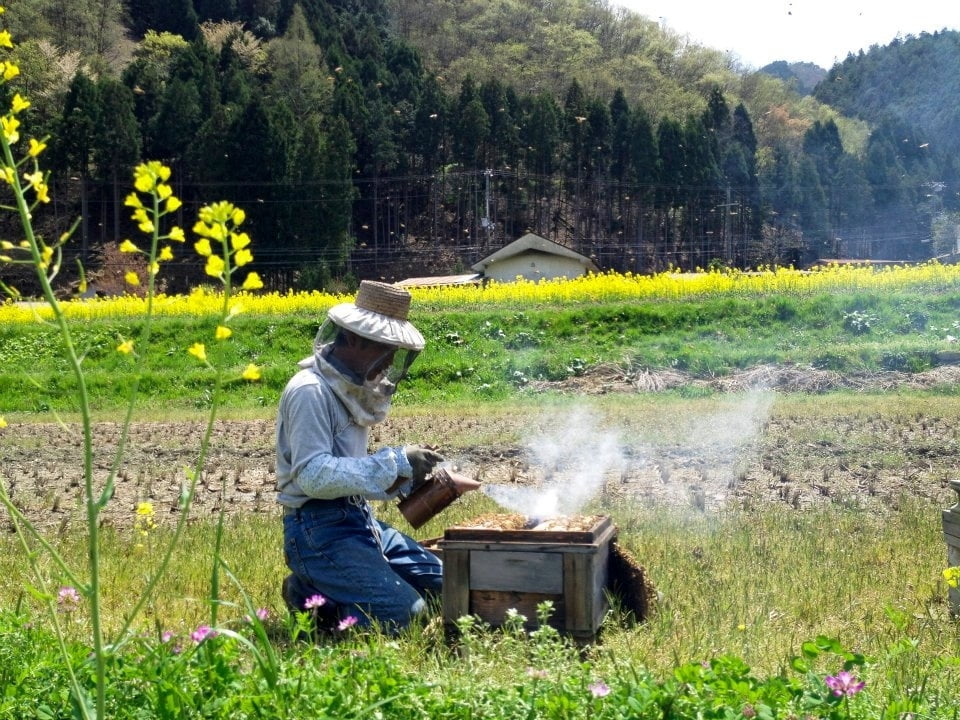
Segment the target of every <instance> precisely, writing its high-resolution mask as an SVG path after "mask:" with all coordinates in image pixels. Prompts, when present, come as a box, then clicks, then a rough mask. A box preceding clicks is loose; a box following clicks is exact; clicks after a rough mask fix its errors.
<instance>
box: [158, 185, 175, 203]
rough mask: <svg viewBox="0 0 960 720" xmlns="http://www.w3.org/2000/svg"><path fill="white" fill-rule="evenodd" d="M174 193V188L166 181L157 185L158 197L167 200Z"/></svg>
mask: <svg viewBox="0 0 960 720" xmlns="http://www.w3.org/2000/svg"><path fill="white" fill-rule="evenodd" d="M172 195H173V188H172V187H170V186H169V185H167V184H166V183H160V184H159V185H157V197H158V198H160V199H161V200H166V199H167V198H168V197H171V196H172Z"/></svg>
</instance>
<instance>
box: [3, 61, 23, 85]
mask: <svg viewBox="0 0 960 720" xmlns="http://www.w3.org/2000/svg"><path fill="white" fill-rule="evenodd" d="M0 69H2V70H3V79H4V80H6V81H7V82H10V81H11V80H13V79H14V78H15V77H16V76H17V75H19V74H20V68H19V67H17V66H16V65H15V64H14V63H12V62H0Z"/></svg>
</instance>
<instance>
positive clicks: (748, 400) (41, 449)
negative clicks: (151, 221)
mask: <svg viewBox="0 0 960 720" xmlns="http://www.w3.org/2000/svg"><path fill="white" fill-rule="evenodd" d="M951 372H952V371H951ZM754 375H756V371H754ZM674 379H675V378H673V377H672V376H671V375H670V374H664V375H663V376H660V377H655V376H652V375H648V376H647V377H645V378H641V379H638V378H635V377H634V378H630V379H629V381H628V380H627V379H626V378H623V377H619V378H618V377H617V376H616V374H615V373H611V372H609V370H608V371H604V372H599V371H598V372H595V373H593V374H592V375H591V376H588V377H581V378H574V379H572V380H571V381H570V382H569V383H567V384H566V385H565V386H554V387H550V388H547V387H544V386H541V387H537V388H531V389H530V390H529V391H528V392H527V393H526V394H525V395H524V397H523V398H522V400H519V401H517V402H516V403H514V404H511V405H509V406H502V407H490V406H482V405H478V406H476V407H473V408H466V409H462V410H461V409H458V408H451V407H444V408H439V409H437V410H436V411H435V412H434V411H433V410H429V411H428V410H425V409H422V408H421V409H415V410H410V409H403V408H402V407H398V408H397V410H396V411H395V414H394V416H393V417H392V418H391V419H390V420H388V421H387V422H385V423H383V424H382V425H380V426H378V427H377V428H375V429H374V431H373V433H372V436H371V443H372V445H374V446H382V445H399V444H406V443H416V442H422V443H431V444H436V445H439V446H440V447H441V449H442V450H443V452H444V453H445V454H446V456H447V457H448V459H449V460H450V461H451V463H452V464H453V465H454V466H455V467H456V468H457V469H458V470H459V471H460V472H462V473H464V474H466V475H469V476H471V477H474V478H476V479H478V480H480V481H482V482H483V483H484V484H485V485H486V486H487V487H490V486H492V485H497V486H501V487H506V488H507V492H506V496H507V497H513V495H512V494H511V492H510V490H511V489H516V490H518V491H522V494H526V495H529V492H527V491H528V490H532V491H533V492H534V494H535V493H536V492H538V491H539V490H541V489H549V488H560V489H561V495H568V494H569V493H568V491H567V488H573V489H575V490H576V491H577V493H579V495H580V496H581V497H582V498H583V499H586V500H598V501H599V502H601V503H603V502H611V501H617V500H629V501H632V502H640V503H672V504H680V505H684V506H690V507H692V508H694V509H698V510H702V511H705V512H711V511H716V510H721V509H724V508H728V507H755V506H758V505H760V504H780V505H782V506H784V507H790V508H793V509H795V510H802V509H804V508H806V507H810V506H812V505H817V504H830V503H835V504H840V505H843V506H849V507H862V508H866V509H871V510H875V511H877V512H883V511H884V510H885V509H889V508H893V507H896V504H897V503H898V501H899V500H900V499H901V498H902V497H903V496H904V495H905V494H909V495H914V496H919V497H923V498H927V499H930V500H932V501H934V502H936V503H938V504H940V505H942V506H946V505H949V504H950V503H951V502H952V501H953V497H952V493H951V492H950V491H949V490H948V488H947V482H948V481H949V480H950V479H954V478H956V476H957V475H956V473H957V461H958V457H957V456H958V454H960V446H958V440H957V432H958V430H957V427H958V423H957V421H958V418H960V398H956V397H954V396H953V395H945V394H943V395H931V396H929V397H922V396H921V397H918V396H916V395H915V394H908V395H901V394H900V393H899V392H898V391H897V389H896V386H895V385H891V382H892V380H891V378H890V377H884V378H875V380H874V383H873V385H872V386H871V384H870V383H868V382H866V381H865V380H861V381H860V386H859V387H857V390H859V391H861V392H853V393H850V392H847V393H843V394H841V395H836V394H818V392H819V391H820V390H823V389H824V388H823V387H822V385H823V383H824V381H825V379H824V377H823V376H822V375H816V374H813V373H808V374H807V376H806V378H805V379H803V378H801V377H800V376H798V375H797V374H796V372H791V373H790V374H789V375H784V374H782V373H781V374H780V375H779V376H778V377H777V378H774V382H772V383H771V382H769V380H770V378H767V382H766V383H765V384H766V385H767V386H768V387H771V386H772V387H777V386H779V387H780V389H781V390H783V389H787V390H797V389H800V390H805V389H806V390H810V389H813V390H816V391H818V392H815V393H809V392H801V393H796V392H790V393H786V394H784V393H778V392H773V391H763V392H756V391H745V390H744V388H743V387H735V386H734V385H735V384H734V383H733V381H732V380H731V379H730V378H727V379H725V380H724V381H723V382H724V383H725V384H726V387H723V388H721V389H725V390H728V391H729V393H726V394H713V395H708V396H705V397H699V398H698V397H691V398H689V399H683V398H679V397H677V396H676V395H674V396H672V399H669V400H665V399H663V398H662V397H659V396H658V395H657V394H656V393H640V394H638V393H637V392H636V390H637V389H643V388H642V387H640V383H643V384H649V383H651V382H653V383H654V384H659V385H661V386H669V385H670V383H671V382H673V380H674ZM745 379H746V378H745ZM753 380H754V381H755V380H756V377H753ZM945 380H953V378H952V377H945V376H944V375H943V373H942V372H941V374H940V375H939V376H938V377H937V378H933V377H930V378H927V382H928V383H929V385H930V386H931V387H933V386H942V385H943V384H944V381H945ZM788 382H789V383H790V387H785V386H786V384H787V383H788ZM800 382H806V383H807V384H808V386H809V387H807V388H803V387H797V383H800ZM922 382H923V379H922V378H917V377H913V378H911V379H910V380H909V383H910V384H909V387H910V388H911V389H917V388H918V387H922V384H921V383H922ZM847 386H848V387H849V383H847ZM903 386H904V384H901V385H900V387H903ZM545 389H550V390H553V391H556V392H552V393H550V394H549V395H545V394H543V393H542V392H539V391H542V390H545ZM714 389H717V388H716V387H714ZM826 389H831V388H829V387H828V388H826ZM878 389H880V390H883V391H884V392H882V393H878V392H869V391H871V390H878ZM203 427H204V421H203V420H202V419H197V420H196V421H184V422H142V423H136V424H134V425H133V426H132V428H131V431H130V437H129V442H128V451H127V454H126V456H125V461H124V463H123V465H122V469H121V471H120V473H119V479H118V482H117V489H116V495H115V497H114V499H113V501H112V502H111V503H110V504H109V505H108V507H107V509H106V511H105V513H104V522H105V523H107V524H111V525H115V526H117V527H121V528H122V527H127V526H129V525H131V523H132V521H133V519H134V517H135V509H136V505H137V503H138V502H141V501H150V502H151V503H152V504H153V506H154V510H155V512H156V517H157V520H158V521H159V522H164V521H169V520H171V519H173V518H175V517H176V513H177V505H178V497H179V495H180V491H181V484H182V483H183V482H184V478H185V472H184V468H186V467H191V466H192V465H193V464H194V463H195V458H196V454H197V449H198V447H199V439H200V437H201V436H202V433H203ZM273 432H274V423H273V420H272V419H254V420H242V421H239V420H238V421H232V420H221V421H218V422H217V424H216V427H215V432H214V435H213V438H212V442H211V449H210V452H209V455H208V460H207V462H206V463H205V472H204V474H203V479H202V482H201V483H200V484H199V485H198V488H197V494H196V497H195V501H194V504H193V508H192V510H191V516H192V517H193V518H196V519H200V518H203V517H204V516H212V515H214V514H216V513H217V512H218V511H219V509H220V505H221V502H225V506H226V510H227V511H228V512H229V513H276V512H277V506H276V503H275V501H274V482H275V476H274V461H273V454H274V450H273ZM95 433H96V463H95V464H96V471H95V474H96V477H97V478H98V479H99V480H101V481H102V479H103V478H105V477H106V474H107V471H108V469H109V467H110V464H111V463H112V461H113V456H114V452H115V448H116V442H117V440H118V437H119V433H120V427H119V425H118V424H115V423H98V424H97V425H96V427H95ZM80 451H81V440H80V437H79V435H78V434H77V430H76V428H74V427H70V426H61V425H58V424H55V423H15V422H12V423H10V425H9V426H8V427H7V428H6V429H5V430H4V431H3V432H2V433H0V467H2V473H3V477H4V482H5V483H6V485H7V488H8V490H9V491H10V494H11V496H12V497H13V498H14V501H15V502H16V503H17V505H18V506H19V507H21V508H22V509H23V511H24V512H25V514H26V515H27V516H28V517H29V518H30V519H31V520H32V521H34V522H35V523H36V524H37V525H38V526H40V527H43V528H45V529H48V530H56V529H59V530H61V531H63V530H66V529H68V528H70V527H72V526H74V525H75V524H79V523H82V522H83V517H84V515H83V511H82V508H81V495H82V487H83V482H82V460H81V453H80ZM577 493H575V494H577ZM221 496H222V498H223V500H221ZM505 509H506V510H513V511H523V508H516V507H508V508H505ZM4 522H5V524H6V525H8V526H9V525H10V523H9V520H5V521H4Z"/></svg>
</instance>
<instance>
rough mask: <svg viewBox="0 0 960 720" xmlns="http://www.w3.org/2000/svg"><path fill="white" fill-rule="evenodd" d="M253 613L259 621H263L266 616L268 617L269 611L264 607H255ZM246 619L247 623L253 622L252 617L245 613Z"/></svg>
mask: <svg viewBox="0 0 960 720" xmlns="http://www.w3.org/2000/svg"><path fill="white" fill-rule="evenodd" d="M254 615H256V616H257V620H259V621H260V622H263V621H264V620H266V619H267V618H268V617H270V611H269V610H267V609H266V608H257V610H256V612H255V613H254ZM246 621H247V622H248V623H253V618H252V617H250V616H249V615H247V616H246Z"/></svg>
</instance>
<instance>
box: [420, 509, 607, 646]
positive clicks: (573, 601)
mask: <svg viewBox="0 0 960 720" xmlns="http://www.w3.org/2000/svg"><path fill="white" fill-rule="evenodd" d="M616 536H617V530H616V527H614V525H613V524H612V523H611V522H610V518H609V517H606V516H602V517H598V518H597V520H596V522H595V524H594V525H593V526H592V527H590V528H589V529H588V530H536V529H533V530H498V529H491V528H476V527H451V528H447V530H446V532H445V533H444V536H443V539H442V540H440V541H439V543H438V546H439V548H440V550H441V551H442V554H443V619H444V623H445V624H446V625H447V627H448V628H450V629H452V628H454V627H455V625H456V621H457V620H458V619H459V618H460V617H462V616H464V615H475V616H477V617H479V618H480V619H481V620H484V621H485V622H487V623H489V624H490V625H492V626H494V627H499V626H500V625H502V624H503V620H504V616H505V615H506V612H507V610H510V609H511V608H513V609H515V610H516V611H517V612H519V613H520V614H522V615H524V616H525V617H526V618H527V623H526V625H527V627H528V628H534V627H536V625H537V605H538V604H539V603H541V602H543V601H545V600H551V601H553V615H552V616H551V618H550V620H549V622H550V624H551V625H553V626H554V627H556V628H557V629H558V630H560V631H561V632H563V633H566V634H568V635H570V636H572V637H573V638H576V639H577V640H579V641H590V640H593V639H594V638H595V637H596V634H597V631H598V630H599V628H600V624H601V622H603V617H604V615H605V614H606V612H607V598H606V595H605V593H604V588H605V586H606V584H607V572H608V562H609V555H610V544H611V543H612V542H613V540H614V539H615V538H616Z"/></svg>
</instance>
